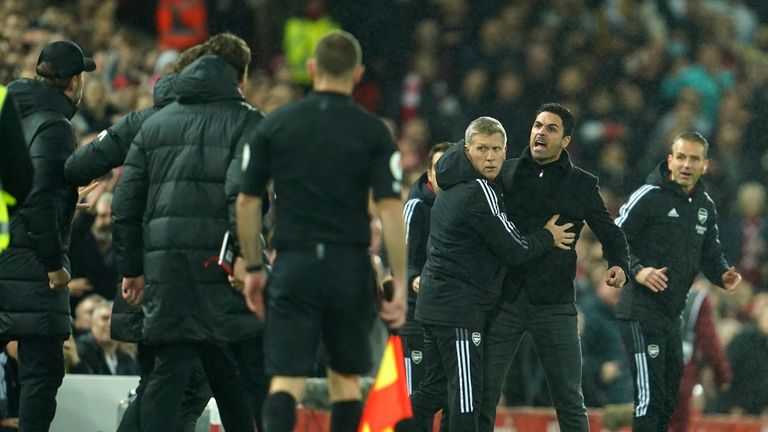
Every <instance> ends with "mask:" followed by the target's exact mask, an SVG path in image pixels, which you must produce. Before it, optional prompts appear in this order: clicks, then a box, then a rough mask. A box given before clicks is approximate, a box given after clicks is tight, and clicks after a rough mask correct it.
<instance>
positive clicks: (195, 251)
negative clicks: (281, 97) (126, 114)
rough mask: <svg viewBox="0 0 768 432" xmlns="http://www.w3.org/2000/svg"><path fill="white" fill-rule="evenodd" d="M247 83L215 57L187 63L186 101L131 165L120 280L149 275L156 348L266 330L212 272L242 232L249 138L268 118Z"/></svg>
mask: <svg viewBox="0 0 768 432" xmlns="http://www.w3.org/2000/svg"><path fill="white" fill-rule="evenodd" d="M237 79H238V77H237V73H236V72H235V70H234V68H232V67H231V66H230V65H229V64H227V63H226V62H225V61H224V60H222V59H220V58H219V57H217V56H214V55H206V56H202V57H200V58H199V59H197V60H196V61H194V62H193V63H192V64H190V65H189V66H187V67H186V68H185V69H184V70H183V71H182V72H181V73H180V74H179V76H178V78H177V79H176V83H175V89H176V93H177V95H178V100H177V101H176V102H173V103H171V104H170V105H168V106H167V107H165V108H164V109H162V110H161V111H159V112H157V113H156V114H155V115H153V116H151V117H150V118H149V119H147V120H146V121H145V122H144V125H143V126H142V127H141V130H140V131H139V133H138V135H136V137H135V139H134V141H133V144H132V145H131V148H130V150H129V151H128V155H127V157H126V160H125V164H124V165H123V172H122V175H121V179H120V182H119V183H118V186H117V188H116V190H115V196H114V200H113V202H112V211H113V224H114V234H113V235H114V246H115V252H116V255H117V264H118V269H119V271H120V273H121V274H122V275H124V276H128V277H131V276H138V275H144V277H145V282H146V286H145V288H144V298H143V300H142V309H143V312H144V317H145V318H144V321H143V340H144V342H146V343H149V344H167V343H180V342H181V343H183V342H193V343H196V342H216V341H225V342H233V341H240V340H244V339H249V338H253V337H255V336H257V335H258V332H260V331H261V326H262V323H261V321H259V320H258V318H257V317H256V316H255V315H254V314H253V313H251V312H250V311H249V310H248V308H247V307H246V305H245V301H244V299H243V296H242V295H241V294H240V293H238V292H236V291H235V290H233V289H232V288H231V287H230V286H229V283H228V281H227V275H226V273H225V272H224V271H223V270H221V269H219V268H218V267H217V266H216V265H211V266H207V267H206V266H205V265H204V263H205V262H206V261H207V260H208V259H209V258H211V257H215V256H217V255H218V253H219V249H220V247H221V242H222V239H223V238H224V234H225V232H226V231H227V230H228V229H232V227H233V226H234V219H230V215H231V214H234V202H235V198H236V191H237V190H238V186H237V184H235V183H237V182H239V181H240V176H241V174H240V173H241V169H240V166H241V162H240V155H241V153H242V145H243V143H242V142H241V136H242V135H243V133H244V131H245V130H246V129H247V128H251V127H254V126H256V124H257V123H258V122H259V121H260V120H261V119H262V118H263V115H262V114H261V113H260V112H259V111H257V110H255V109H254V108H252V107H251V106H250V105H248V104H247V103H246V102H245V100H244V98H243V95H242V93H241V92H240V89H239V88H238V86H237ZM233 184H235V185H233ZM227 191H229V192H230V193H229V194H228V193H227Z"/></svg>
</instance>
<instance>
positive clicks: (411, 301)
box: [400, 172, 435, 335]
mask: <svg viewBox="0 0 768 432" xmlns="http://www.w3.org/2000/svg"><path fill="white" fill-rule="evenodd" d="M434 202H435V192H434V190H433V189H432V186H431V185H430V184H429V177H428V176H427V173H426V172H425V173H424V174H422V175H421V176H419V179H418V180H416V183H414V184H413V186H412V187H411V191H410V192H409V193H408V201H406V202H405V206H403V219H404V220H405V243H406V246H407V248H408V316H407V319H406V321H405V325H403V328H402V329H400V334H413V335H420V334H421V332H422V329H421V325H420V324H418V323H417V322H416V320H415V315H414V314H415V312H416V297H417V294H416V293H415V292H414V291H413V289H412V288H411V287H412V286H413V280H414V279H416V278H417V277H419V276H420V275H421V270H422V269H423V268H424V263H425V262H426V261H427V239H428V238H429V219H430V215H431V213H432V204H434Z"/></svg>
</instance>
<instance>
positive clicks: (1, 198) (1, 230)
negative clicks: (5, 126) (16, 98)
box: [0, 85, 16, 252]
mask: <svg viewBox="0 0 768 432" xmlns="http://www.w3.org/2000/svg"><path fill="white" fill-rule="evenodd" d="M6 94H8V90H7V89H6V88H5V86H3V85H0V114H2V110H3V106H4V104H5V95H6ZM0 139H3V137H2V136H0ZM15 204H16V199H14V198H13V197H12V196H11V194H9V193H8V192H6V191H4V190H3V183H2V181H0V252H2V251H3V250H5V248H7V247H8V243H10V242H11V227H10V225H8V206H12V205H15Z"/></svg>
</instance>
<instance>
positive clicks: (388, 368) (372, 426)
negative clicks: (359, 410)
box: [358, 336, 413, 432]
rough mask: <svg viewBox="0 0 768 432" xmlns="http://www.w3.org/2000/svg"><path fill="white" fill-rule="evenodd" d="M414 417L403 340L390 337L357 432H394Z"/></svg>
mask: <svg viewBox="0 0 768 432" xmlns="http://www.w3.org/2000/svg"><path fill="white" fill-rule="evenodd" d="M411 417H413V411H411V399H410V398H409V397H408V385H407V383H406V381H405V361H404V360H403V344H402V342H401V341H400V336H390V337H389V340H388V341H387V347H386V348H385V349H384V357H383V358H382V360H381V365H380V366H379V373H378V374H377V375H376V381H375V382H374V384H373V387H372V388H371V391H370V392H369V393H368V400H367V401H366V402H365V408H364V409H363V416H362V418H361V419H360V428H359V429H358V432H393V431H394V430H395V425H396V424H397V422H399V421H400V420H403V419H407V418H411Z"/></svg>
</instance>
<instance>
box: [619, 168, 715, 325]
mask: <svg viewBox="0 0 768 432" xmlns="http://www.w3.org/2000/svg"><path fill="white" fill-rule="evenodd" d="M616 224H617V225H618V226H620V227H621V229H622V230H624V233H625V234H626V236H627V242H628V243H629V251H630V276H629V277H628V279H629V281H628V282H627V284H626V285H625V286H624V288H623V289H622V291H621V298H620V300H619V310H618V314H617V316H618V317H619V318H624V319H636V320H637V319H650V320H658V319H666V320H676V319H679V317H680V313H681V312H682V310H683V308H684V307H685V301H686V297H687V296H688V291H689V290H690V288H691V284H693V279H694V278H695V277H696V275H697V274H698V273H699V271H700V270H701V272H702V273H704V276H706V277H707V279H709V280H710V281H712V282H713V283H714V284H718V285H719V284H722V275H723V273H725V272H726V271H728V263H727V262H726V261H725V257H724V256H723V251H722V247H721V246H720V239H719V236H718V228H717V212H716V210H715V203H714V202H713V201H712V198H710V197H709V194H707V192H706V191H705V188H704V184H703V182H702V181H699V182H698V183H697V184H696V185H695V187H694V189H693V191H692V192H691V193H690V194H687V193H686V192H685V191H684V190H683V188H682V187H680V185H678V184H677V183H675V182H674V181H672V180H671V179H670V172H669V169H668V168H667V162H666V161H663V162H662V163H660V164H659V166H658V168H657V169H656V170H655V171H653V172H652V173H651V174H650V175H649V176H648V178H647V180H646V184H645V185H643V186H642V187H640V188H639V189H637V190H636V191H635V192H634V193H632V195H631V196H630V197H629V199H628V200H627V202H626V204H624V205H623V206H622V207H621V210H620V211H619V217H618V218H616ZM643 267H655V268H663V267H667V268H668V270H667V277H668V278H669V280H668V281H667V289H665V290H664V291H661V292H658V293H654V292H653V291H651V289H650V288H648V287H646V286H644V285H640V284H639V283H637V282H636V281H635V275H636V274H637V272H638V271H640V270H641V269H642V268H643Z"/></svg>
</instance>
